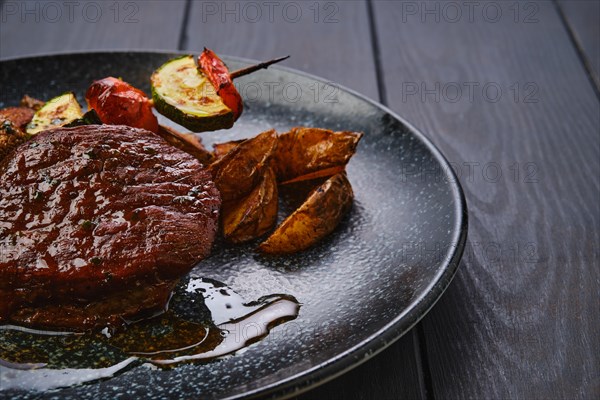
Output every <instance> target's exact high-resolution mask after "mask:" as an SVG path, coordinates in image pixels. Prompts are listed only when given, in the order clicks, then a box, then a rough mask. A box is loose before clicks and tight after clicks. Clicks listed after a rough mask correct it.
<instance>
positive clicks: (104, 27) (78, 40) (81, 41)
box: [0, 0, 185, 58]
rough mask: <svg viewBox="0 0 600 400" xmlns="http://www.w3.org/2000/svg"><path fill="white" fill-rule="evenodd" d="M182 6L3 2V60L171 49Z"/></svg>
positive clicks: (179, 0) (170, 3)
mask: <svg viewBox="0 0 600 400" xmlns="http://www.w3.org/2000/svg"><path fill="white" fill-rule="evenodd" d="M184 9H185V1H184V0H175V1H167V0H163V1H156V0H153V1H88V0H85V1H77V2H60V1H53V2H43V1H11V0H5V1H4V2H3V3H2V5H1V15H0V20H1V24H0V58H7V57H15V56H22V55H32V54H46V53H52V52H69V51H83V50H106V49H112V50H117V49H169V50H173V49H176V48H177V45H178V42H179V36H180V31H181V24H182V21H183V16H184Z"/></svg>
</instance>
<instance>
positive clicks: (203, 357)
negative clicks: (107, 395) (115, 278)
mask: <svg viewBox="0 0 600 400" xmlns="http://www.w3.org/2000/svg"><path fill="white" fill-rule="evenodd" d="M299 309H300V305H299V303H298V301H297V300H296V299H295V298H294V297H292V296H288V295H283V294H272V295H268V296H264V297H261V298H260V299H258V300H256V301H252V302H248V301H246V300H245V299H243V298H242V297H241V296H240V295H238V294H237V293H236V292H234V291H233V290H232V289H231V288H229V287H227V286H226V285H224V284H222V283H220V282H217V281H214V280H211V279H206V278H200V277H193V276H192V277H189V278H187V279H184V281H183V282H182V283H181V284H180V285H179V286H178V287H177V289H176V290H175V292H174V294H173V297H172V299H171V301H170V304H169V310H168V311H167V312H165V313H163V314H161V315H158V316H156V317H154V318H151V319H147V320H142V321H136V322H131V323H130V324H129V325H128V326H127V327H126V328H125V329H122V330H120V331H117V332H112V331H109V330H108V329H104V330H102V331H101V332H98V333H89V334H74V333H70V332H48V331H39V330H33V329H28V328H22V327H17V326H11V325H4V326H0V392H1V391H5V390H26V391H46V390H51V389H57V388H64V387H69V386H74V385H79V384H83V383H86V382H92V381H97V380H100V379H106V378H110V377H112V376H114V375H116V374H118V373H120V372H123V371H126V370H128V369H130V368H134V367H136V366H140V365H142V364H145V363H150V364H153V365H155V366H156V367H159V368H172V367H175V366H176V365H178V364H180V363H185V362H207V361H211V360H215V359H219V358H221V357H224V356H228V355H232V354H235V353H237V352H239V351H240V350H242V349H244V348H246V347H247V346H249V345H251V344H252V343H255V342H257V341H259V340H261V339H262V338H264V337H266V336H267V335H268V334H269V331H270V330H271V329H272V328H273V327H275V326H277V325H280V324H281V323H284V322H286V321H289V320H292V319H294V318H296V317H297V315H298V312H299Z"/></svg>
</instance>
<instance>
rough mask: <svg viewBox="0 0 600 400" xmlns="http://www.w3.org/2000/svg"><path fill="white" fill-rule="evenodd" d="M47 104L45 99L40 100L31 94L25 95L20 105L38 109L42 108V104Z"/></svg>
mask: <svg viewBox="0 0 600 400" xmlns="http://www.w3.org/2000/svg"><path fill="white" fill-rule="evenodd" d="M44 104H45V102H44V101H42V100H38V99H36V98H34V97H31V96H29V95H25V96H23V98H22V99H21V101H20V103H19V105H20V106H21V107H26V108H30V109H32V110H33V111H37V110H39V109H40V108H42V106H43V105H44Z"/></svg>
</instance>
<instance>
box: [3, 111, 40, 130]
mask: <svg viewBox="0 0 600 400" xmlns="http://www.w3.org/2000/svg"><path fill="white" fill-rule="evenodd" d="M33 114H35V111H33V110H32V109H31V108H27V107H8V108H4V109H2V110H0V119H2V120H3V121H5V120H9V121H10V122H12V123H13V124H14V125H15V126H17V127H18V128H19V129H20V130H22V131H25V127H26V126H27V124H28V123H30V122H31V120H32V119H33Z"/></svg>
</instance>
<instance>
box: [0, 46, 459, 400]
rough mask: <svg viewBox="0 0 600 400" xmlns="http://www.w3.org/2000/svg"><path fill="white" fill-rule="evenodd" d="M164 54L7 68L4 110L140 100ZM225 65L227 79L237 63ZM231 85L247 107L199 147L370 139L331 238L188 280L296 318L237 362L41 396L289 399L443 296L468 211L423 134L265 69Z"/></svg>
mask: <svg viewBox="0 0 600 400" xmlns="http://www.w3.org/2000/svg"><path fill="white" fill-rule="evenodd" d="M173 56H174V54H162V53H93V54H70V55H56V56H48V57H38V58H24V59H15V60H7V61H2V62H1V63H0V68H1V70H0V88H1V89H0V107H6V106H10V105H15V104H17V103H18V101H19V99H20V98H21V96H22V95H23V94H25V93H27V94H29V95H31V96H34V97H39V98H42V99H48V98H50V97H53V96H56V95H58V94H60V93H62V92H64V91H67V90H73V91H75V92H76V93H77V95H78V96H79V98H80V100H83V94H84V92H85V89H86V88H87V86H88V85H89V84H90V82H91V81H92V80H94V79H98V78H101V77H104V76H107V75H114V76H119V77H122V78H123V79H124V80H126V81H128V82H130V83H132V84H133V85H135V86H137V87H140V88H142V89H143V90H145V91H146V92H148V90H149V76H150V74H151V73H152V71H153V70H154V69H155V68H156V67H158V66H160V65H161V64H162V63H163V62H165V61H166V60H168V59H169V58H171V57H173ZM225 60H226V61H227V62H228V64H229V66H230V68H232V69H234V68H238V67H240V66H242V65H244V64H245V61H243V60H239V59H234V58H227V57H226V58H225ZM236 84H238V85H239V89H240V92H241V93H242V96H244V98H245V100H246V111H245V112H244V115H243V116H242V118H241V119H240V120H239V121H238V122H237V124H236V125H235V127H234V128H233V129H231V130H229V131H219V132H213V133H204V134H202V135H201V136H202V139H203V140H204V142H205V144H211V142H213V141H215V140H216V141H226V140H229V139H233V138H241V137H249V136H253V135H256V134H257V133H259V132H261V131H263V130H266V129H267V128H272V127H274V128H276V129H277V130H278V131H280V132H283V131H285V130H286V129H288V128H289V127H292V126H296V125H308V126H316V127H324V128H330V129H334V130H355V131H363V132H365V136H364V138H363V139H362V142H361V143H360V145H359V149H358V152H357V154H356V155H355V156H354V158H353V159H352V161H351V162H350V164H349V165H348V177H349V179H350V181H351V183H352V185H353V187H354V190H355V194H356V200H355V204H354V208H353V210H352V212H351V215H350V216H349V217H348V218H347V219H345V220H344V222H343V223H342V224H341V226H339V227H338V229H337V231H336V232H335V234H333V235H332V236H331V237H330V238H329V239H327V240H325V241H324V242H323V243H321V244H320V245H318V246H317V247H316V248H314V249H312V250H310V251H307V252H305V253H302V254H300V255H296V256H292V257H281V258H263V257H260V256H258V255H257V254H256V253H255V252H254V251H253V247H252V245H248V246H241V247H236V248H229V249H225V250H221V251H219V252H217V253H216V254H214V255H213V256H211V257H210V258H209V259H207V260H204V261H203V262H202V263H201V264H200V265H198V266H197V267H196V269H195V271H194V272H195V273H197V274H199V275H201V276H206V277H210V278H214V279H216V280H219V281H221V282H224V283H226V284H227V285H229V286H230V287H232V288H233V289H234V290H236V291H237V292H238V293H240V294H241V295H242V296H243V297H245V298H247V299H257V298H259V297H261V296H262V295H266V294H270V293H287V294H291V295H294V296H295V297H296V298H297V299H298V300H299V301H300V302H301V303H302V308H301V310H300V315H299V316H298V318H297V319H296V320H294V321H290V322H287V323H284V324H282V325H279V326H278V327H276V328H275V329H273V330H272V331H271V334H270V335H269V336H268V337H267V338H265V339H264V340H262V341H261V342H259V343H256V344H254V345H252V346H250V347H249V348H247V349H246V350H245V351H244V352H242V353H241V354H237V355H235V356H232V357H228V358H225V359H222V360H218V361H215V362H211V363H208V364H187V365H181V366H179V367H177V368H174V369H172V370H159V369H152V368H147V367H144V366H139V367H136V368H133V369H130V370H128V371H126V372H124V373H122V374H120V375H118V376H116V377H114V378H111V379H108V380H104V381H99V382H95V383H92V384H86V385H83V386H77V387H71V388H67V389H62V390H59V391H54V392H52V393H46V394H43V395H42V397H52V396H56V395H58V396H60V397H61V398H71V399H98V398H106V399H112V398H116V397H117V395H118V394H126V395H127V397H138V398H165V397H185V398H200V397H201V398H204V399H211V398H215V399H216V398H239V397H246V396H247V397H253V396H259V395H265V396H267V397H269V396H272V397H286V396H290V395H293V394H297V393H298V392H300V391H303V390H306V389H308V388H310V387H313V386H315V385H318V384H319V383H322V382H325V381H327V380H328V379H331V378H333V377H335V376H337V375H339V374H342V373H343V372H345V371H347V370H349V369H350V368H352V367H354V366H356V365H358V364H360V363H361V362H363V361H365V360H367V359H368V358H370V357H372V356H373V355H374V354H376V353H377V352H379V351H381V350H383V349H384V348H385V347H386V346H388V345H390V344H391V343H392V342H393V341H394V340H396V339H398V338H399V337H400V336H401V335H402V334H404V333H405V332H407V331H408V330H409V329H410V328H411V327H412V326H413V325H414V324H415V323H416V322H417V321H419V319H420V318H422V317H423V315H425V313H426V312H427V311H428V310H429V309H430V308H431V307H432V306H433V304H434V303H435V302H436V300H438V298H439V297H440V296H441V295H442V293H443V292H444V289H445V288H446V287H447V286H448V283H449V282H450V280H451V279H452V277H453V275H454V273H455V271H456V268H457V265H458V262H459V259H460V256H461V254H462V251H463V247H464V243H465V238H466V232H467V213H466V206H465V201H464V197H463V194H462V190H461V188H460V186H459V184H458V182H457V180H456V179H455V176H454V175H453V174H452V172H451V169H450V167H449V165H448V163H447V162H446V161H445V160H444V158H443V156H442V155H441V154H440V153H439V152H438V151H437V150H436V149H435V148H434V146H433V145H432V144H431V143H430V142H429V141H428V140H427V139H426V138H425V137H424V136H423V135H422V134H421V133H419V132H418V131H417V130H416V129H415V128H413V127H412V126H410V125H409V124H408V123H406V122H405V121H404V120H402V119H401V118H400V117H398V116H396V115H394V114H393V113H392V112H391V111H389V110H387V109H386V108H385V107H382V106H380V105H378V104H375V103H374V102H372V101H370V100H368V99H366V98H364V97H362V96H360V95H359V94H357V93H354V92H352V91H350V90H347V89H344V88H339V87H335V86H332V85H328V84H327V83H325V81H323V80H321V79H319V78H316V77H313V76H309V75H306V74H302V73H299V72H295V71H292V70H289V69H285V68H280V67H272V68H270V69H268V70H263V71H260V72H257V73H255V74H253V75H251V76H248V77H245V78H242V79H240V80H239V82H237V81H236ZM82 104H83V101H82ZM12 394H19V395H20V397H29V395H31V393H29V395H28V394H27V393H12ZM37 395H39V393H38V394H37ZM35 397H37V396H35Z"/></svg>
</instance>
